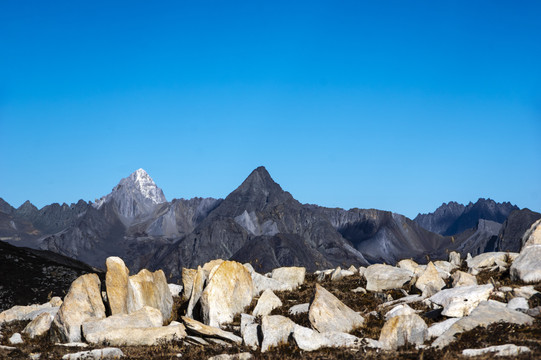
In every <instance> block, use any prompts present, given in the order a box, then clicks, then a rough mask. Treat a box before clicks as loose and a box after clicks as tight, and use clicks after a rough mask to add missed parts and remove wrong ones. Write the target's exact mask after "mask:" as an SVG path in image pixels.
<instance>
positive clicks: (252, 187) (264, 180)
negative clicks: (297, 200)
mask: <svg viewBox="0 0 541 360" xmlns="http://www.w3.org/2000/svg"><path fill="white" fill-rule="evenodd" d="M292 198H293V197H292V196H291V194H290V193H288V192H287V191H284V190H283V189H282V187H281V186H280V185H278V184H277V183H276V182H275V181H274V180H273V179H272V177H271V176H270V174H269V172H268V171H267V169H265V168H264V167H263V166H260V167H258V168H257V169H255V170H254V171H252V173H251V174H250V175H249V176H248V177H247V178H246V180H244V181H243V183H242V184H241V185H240V186H239V187H238V188H237V189H236V190H235V191H233V192H232V193H231V194H229V195H228V196H227V198H226V204H230V205H233V204H234V205H233V208H234V211H233V213H235V216H236V215H239V214H241V213H243V212H244V211H245V210H246V211H248V212H250V211H261V210H262V209H264V208H266V207H267V206H275V205H276V204H279V203H282V202H285V201H288V200H290V199H292ZM224 207H225V205H224Z"/></svg>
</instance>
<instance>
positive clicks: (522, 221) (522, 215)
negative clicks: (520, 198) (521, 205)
mask: <svg viewBox="0 0 541 360" xmlns="http://www.w3.org/2000/svg"><path fill="white" fill-rule="evenodd" d="M539 219H541V214H540V213H537V212H535V211H531V210H530V209H522V210H515V211H513V212H512V213H511V214H510V215H509V217H508V218H507V220H505V222H504V223H503V225H502V227H501V230H500V232H499V234H498V237H497V239H496V240H495V248H496V251H511V252H519V251H520V248H521V247H522V236H523V235H524V233H525V232H526V230H528V229H529V228H530V226H532V224H533V223H534V222H536V221H537V220H539Z"/></svg>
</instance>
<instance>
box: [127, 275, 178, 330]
mask: <svg viewBox="0 0 541 360" xmlns="http://www.w3.org/2000/svg"><path fill="white" fill-rule="evenodd" d="M128 282H129V289H128V301H127V308H128V313H131V312H134V311H137V310H139V309H142V308H143V307H144V306H151V307H153V308H156V309H158V310H160V311H161V312H162V316H163V319H164V320H165V321H167V320H168V319H169V318H170V317H171V311H172V309H173V295H171V291H169V286H168V285H167V280H166V278H165V274H164V273H163V271H162V270H157V271H155V272H150V271H148V270H146V269H143V270H141V271H139V273H138V274H137V275H133V276H130V278H129V280H128Z"/></svg>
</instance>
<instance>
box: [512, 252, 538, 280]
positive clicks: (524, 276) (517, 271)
mask: <svg viewBox="0 0 541 360" xmlns="http://www.w3.org/2000/svg"><path fill="white" fill-rule="evenodd" d="M510 272H511V280H514V281H517V280H521V281H524V282H525V283H535V282H539V281H541V245H532V246H527V247H525V248H524V249H522V250H521V252H520V255H519V256H518V257H517V258H516V259H515V261H513V265H511V270H510Z"/></svg>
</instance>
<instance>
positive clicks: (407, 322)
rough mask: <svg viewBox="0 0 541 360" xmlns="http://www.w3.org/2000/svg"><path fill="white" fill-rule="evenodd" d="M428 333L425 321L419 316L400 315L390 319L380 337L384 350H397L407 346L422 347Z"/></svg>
mask: <svg viewBox="0 0 541 360" xmlns="http://www.w3.org/2000/svg"><path fill="white" fill-rule="evenodd" d="M427 333H428V327H427V326H426V323H425V322H424V320H423V319H422V318H421V317H420V316H419V315H417V314H412V315H399V316H395V317H392V318H391V319H389V320H388V321H387V322H386V323H385V325H383V328H382V329H381V334H380V336H379V343H380V344H381V347H382V348H383V349H387V350H396V349H397V348H398V347H400V346H403V345H406V344H408V343H409V344H415V345H421V344H423V343H424V341H425V339H426V337H427Z"/></svg>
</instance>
